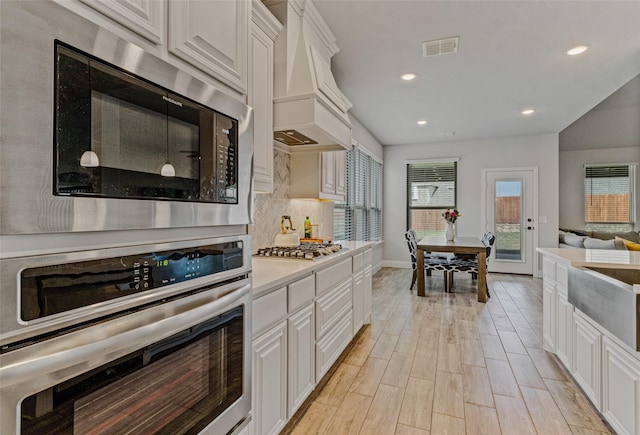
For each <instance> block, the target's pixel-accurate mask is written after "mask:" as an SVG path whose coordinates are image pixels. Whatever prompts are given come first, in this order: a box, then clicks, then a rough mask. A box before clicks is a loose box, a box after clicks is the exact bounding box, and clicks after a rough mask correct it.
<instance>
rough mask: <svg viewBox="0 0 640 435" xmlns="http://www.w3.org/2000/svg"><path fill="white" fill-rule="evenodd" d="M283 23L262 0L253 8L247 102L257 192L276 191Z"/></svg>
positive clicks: (255, 3) (256, 2)
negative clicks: (277, 47)
mask: <svg viewBox="0 0 640 435" xmlns="http://www.w3.org/2000/svg"><path fill="white" fill-rule="evenodd" d="M281 30H282V25H281V24H280V22H279V21H278V20H277V19H276V18H275V17H274V16H273V14H272V13H271V12H269V10H268V9H267V8H266V6H264V5H263V4H262V2H261V1H259V0H254V1H253V8H252V11H251V40H250V42H249V81H248V86H249V87H248V94H247V104H249V105H250V106H251V107H253V175H254V180H253V181H254V188H255V190H256V191H257V192H268V193H271V192H273V41H274V40H275V39H276V37H277V36H278V33H279V32H280V31H281Z"/></svg>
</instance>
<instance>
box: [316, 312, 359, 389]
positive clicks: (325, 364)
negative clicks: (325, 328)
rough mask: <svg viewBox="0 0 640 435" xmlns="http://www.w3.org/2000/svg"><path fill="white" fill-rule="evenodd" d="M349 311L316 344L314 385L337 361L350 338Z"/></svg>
mask: <svg viewBox="0 0 640 435" xmlns="http://www.w3.org/2000/svg"><path fill="white" fill-rule="evenodd" d="M352 337H353V335H352V333H351V311H348V312H347V313H345V315H344V316H343V317H342V318H341V319H340V320H339V321H338V323H337V324H336V325H335V326H334V327H333V328H332V329H331V330H330V331H329V332H328V333H327V334H326V335H325V336H324V337H322V338H321V339H320V340H318V342H317V343H316V383H318V382H320V380H321V379H322V377H323V376H324V375H325V374H327V372H328V371H329V369H330V368H331V366H332V365H333V363H334V362H336V360H337V359H338V357H339V356H340V354H341V353H342V351H343V350H344V348H345V347H346V346H347V345H348V344H349V342H350V341H351V338H352Z"/></svg>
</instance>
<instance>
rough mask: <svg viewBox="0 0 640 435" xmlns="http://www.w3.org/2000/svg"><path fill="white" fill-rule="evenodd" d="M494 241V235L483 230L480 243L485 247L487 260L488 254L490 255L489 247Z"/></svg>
mask: <svg viewBox="0 0 640 435" xmlns="http://www.w3.org/2000/svg"><path fill="white" fill-rule="evenodd" d="M495 242H496V236H495V234H493V233H492V232H491V231H485V232H484V234H483V235H482V243H483V244H484V245H485V246H486V247H487V260H489V256H490V255H491V248H492V247H493V244H494V243H495Z"/></svg>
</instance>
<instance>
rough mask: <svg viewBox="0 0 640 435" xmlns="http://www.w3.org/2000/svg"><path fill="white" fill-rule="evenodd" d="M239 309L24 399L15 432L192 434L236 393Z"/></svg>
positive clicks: (240, 367) (238, 389)
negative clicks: (18, 428)
mask: <svg viewBox="0 0 640 435" xmlns="http://www.w3.org/2000/svg"><path fill="white" fill-rule="evenodd" d="M243 315H244V306H240V307H237V308H234V309H232V310H230V311H228V312H226V313H224V314H222V315H220V316H217V317H214V318H212V319H210V320H208V321H206V322H204V323H201V324H198V325H196V326H194V327H192V328H189V329H187V330H184V331H182V332H180V333H178V334H175V335H173V336H171V337H169V338H167V339H164V340H162V341H159V342H157V343H154V344H152V345H150V346H146V347H144V348H142V349H140V350H138V351H136V352H133V353H131V354H129V355H126V356H124V357H122V358H120V359H118V360H115V361H112V362H110V363H107V364H105V365H103V366H101V367H99V368H97V369H95V370H92V371H90V372H88V373H84V374H82V375H80V376H76V377H75V378H72V379H70V380H67V381H64V382H62V383H60V384H58V385H56V386H54V387H51V388H48V389H46V390H44V391H41V392H39V393H37V394H34V395H32V396H29V397H27V398H26V399H25V400H23V401H22V404H21V433H22V434H38V435H41V434H43V433H56V434H123V433H160V434H197V433H199V432H200V431H201V430H202V429H204V428H205V427H206V426H207V425H208V424H209V423H210V422H212V421H213V420H215V419H216V417H217V416H219V415H220V414H221V413H222V412H224V411H225V409H227V408H229V407H230V405H231V404H233V403H234V402H235V401H236V400H238V399H239V398H240V397H241V396H242V393H243V385H242V382H243V348H244V345H243V341H244V338H243Z"/></svg>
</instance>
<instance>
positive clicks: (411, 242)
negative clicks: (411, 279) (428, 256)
mask: <svg viewBox="0 0 640 435" xmlns="http://www.w3.org/2000/svg"><path fill="white" fill-rule="evenodd" d="M404 238H405V239H406V240H407V246H408V247H409V254H410V255H411V268H412V269H413V270H416V269H417V267H418V263H417V262H418V260H417V258H418V257H416V253H417V252H418V241H417V239H416V232H415V231H413V230H409V231H407V232H406V233H404Z"/></svg>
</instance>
